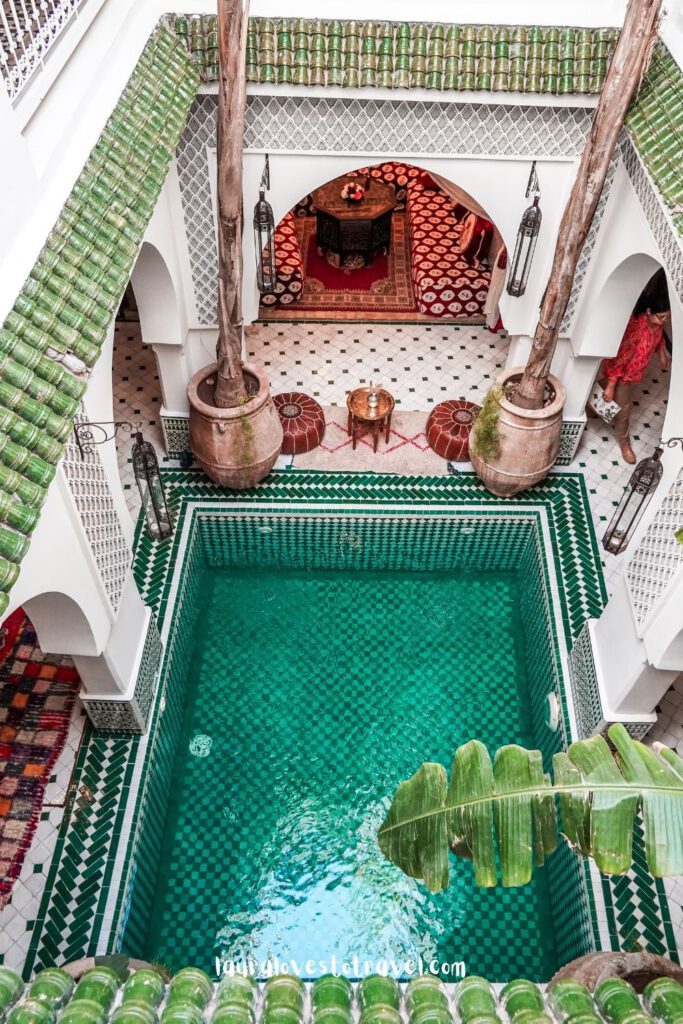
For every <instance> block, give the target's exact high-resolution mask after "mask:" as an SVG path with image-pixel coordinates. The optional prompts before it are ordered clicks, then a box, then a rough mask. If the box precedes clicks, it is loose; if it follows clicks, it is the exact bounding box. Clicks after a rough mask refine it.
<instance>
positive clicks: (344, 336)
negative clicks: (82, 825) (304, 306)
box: [0, 322, 683, 966]
mask: <svg viewBox="0 0 683 1024" xmlns="http://www.w3.org/2000/svg"><path fill="white" fill-rule="evenodd" d="M246 333H247V347H248V358H249V359H250V360H253V361H255V362H257V363H261V364H262V365H263V366H265V369H266V371H267V373H268V376H269V378H270V382H271V388H272V391H273V393H278V392H281V391H289V390H303V391H305V392H306V393H307V394H309V395H312V396H313V397H315V398H316V399H317V400H318V401H319V402H320V404H321V405H338V406H342V407H343V406H344V405H345V402H346V394H347V392H348V391H350V390H351V389H352V388H354V387H357V386H358V385H359V384H363V383H367V382H369V381H371V380H372V381H374V382H375V383H377V384H381V385H383V386H385V387H387V388H388V389H389V390H390V391H391V392H392V394H393V395H394V396H395V398H396V402H397V405H398V406H399V408H401V409H404V410H408V411H411V410H418V411H425V412H427V411H428V410H429V409H431V408H433V406H434V405H436V404H437V403H438V402H440V401H443V400H444V399H446V398H469V399H470V400H473V401H478V400H480V399H481V398H483V396H484V393H485V392H486V390H487V389H488V387H489V386H490V383H491V381H492V380H493V379H494V377H495V376H496V374H497V373H498V372H499V371H500V370H501V369H502V368H503V367H504V366H505V361H506V358H507V350H508V340H507V338H506V337H504V336H501V335H493V334H491V333H489V332H488V331H487V330H486V329H485V328H481V327H472V326H466V325H463V326H455V325H446V324H442V323H434V324H427V325H426V324H424V323H415V324H410V323H402V324H385V323H376V322H374V323H368V324H363V323H343V322H334V323H315V324H312V323H310V322H309V323H286V322H278V323H267V324H265V323H259V324H256V325H253V326H252V327H251V328H249V329H248V330H247V332H246ZM113 373H114V416H115V418H116V419H127V420H134V421H136V422H140V423H141V425H142V430H143V433H144V436H145V438H146V439H147V440H149V441H151V442H152V443H153V444H154V446H155V448H156V450H157V452H158V454H159V457H160V462H162V464H163V461H162V460H163V459H164V451H163V440H162V433H161V427H160V423H159V409H160V407H161V401H162V400H161V388H160V385H159V379H158V373H157V367H156V361H155V358H154V353H153V352H152V351H151V350H150V349H147V348H146V347H145V346H144V345H143V344H142V341H141V338H140V333H139V325H138V324H135V323H130V322H125V323H121V324H119V325H118V326H117V331H116V337H115V344H114V369H113ZM668 385H669V375H668V373H662V372H661V371H659V370H658V369H657V368H656V367H653V369H652V370H651V372H650V373H649V374H648V377H647V378H646V380H645V381H644V385H643V391H642V395H641V396H640V398H639V399H638V401H637V402H636V404H635V407H634V413H633V424H632V425H633V430H632V439H633V447H634V450H635V452H636V455H637V457H638V458H642V457H643V456H644V455H646V454H651V452H652V450H653V448H654V447H655V444H656V442H657V441H658V440H659V437H660V435H661V427H660V425H661V423H662V422H663V419H664V413H665V406H666V396H667V392H668ZM130 450H131V441H130V437H129V435H127V434H125V433H121V435H120V436H119V437H118V438H117V451H118V455H119V469H120V473H121V479H122V483H123V486H124V491H125V494H126V500H127V504H128V508H129V510H130V511H131V514H132V515H136V514H137V511H138V509H139V497H138V491H137V486H136V484H135V478H134V475H133V470H132V465H131V462H130ZM289 461H291V460H289V459H283V460H282V464H286V463H287V462H289ZM170 464H172V465H177V463H176V462H175V461H173V462H171V463H170ZM462 468H465V469H467V468H469V466H468V464H464V465H463V466H462ZM568 468H569V470H570V471H572V472H575V471H576V470H581V471H582V472H583V473H584V476H585V479H586V485H587V488H588V491H589V497H590V503H591V510H592V513H593V520H594V523H595V529H596V534H597V537H598V542H600V539H601V537H602V534H603V533H604V531H605V528H606V526H607V523H608V522H609V520H610V518H611V516H612V513H613V510H614V507H615V505H616V504H617V503H618V501H619V498H620V496H621V494H622V492H623V488H624V486H625V485H626V483H627V482H628V479H629V476H630V474H631V472H632V467H631V466H627V465H626V464H625V463H623V462H622V460H621V457H620V454H619V449H618V447H617V445H616V444H615V442H614V438H613V436H612V432H611V429H610V428H608V427H606V426H605V424H604V423H602V421H601V420H593V421H589V423H588V426H587V428H586V430H585V432H584V435H583V438H582V441H581V445H580V448H579V452H578V455H577V458H576V460H575V461H574V463H573V464H572V466H571V467H568ZM561 471H562V470H558V472H561ZM622 560H623V556H621V557H620V558H614V556H611V555H607V554H605V555H604V559H603V562H604V566H605V573H606V580H607V585H608V590H609V589H610V582H611V580H612V579H613V578H614V575H615V573H616V572H617V570H618V568H619V565H620V562H621V561H622ZM82 728H83V717H82V712H81V710H80V708H77V710H76V712H75V714H74V718H73V721H72V726H71V729H70V732H69V737H68V739H67V744H66V746H65V749H64V751H63V753H62V756H61V757H60V759H59V761H58V763H57V765H56V766H55V773H54V778H53V781H52V782H51V783H50V784H49V785H48V787H47V792H46V803H45V805H44V807H43V813H42V815H41V821H40V823H39V826H38V829H37V831H36V835H35V839H34V842H33V845H32V847H31V849H30V851H29V852H28V854H27V857H26V860H25V862H24V868H23V870H22V873H21V877H20V878H19V880H18V881H17V883H16V885H15V887H14V892H13V895H12V899H11V901H10V902H9V903H8V905H7V906H6V907H5V908H4V910H3V911H2V912H0V961H4V962H5V963H6V964H8V965H11V966H21V964H22V963H23V961H24V958H25V955H26V951H27V949H28V945H29V942H30V937H31V928H32V925H33V921H34V919H35V917H36V915H37V912H38V907H39V903H40V899H41V895H42V892H43V888H44V885H45V880H46V875H47V871H48V870H49V865H50V860H51V856H52V851H53V849H54V843H55V841H56V836H57V830H58V828H59V824H60V822H61V819H62V815H63V810H64V800H65V797H66V789H67V787H68V784H69V780H70V778H71V772H72V769H73V764H74V761H75V757H76V752H77V749H78V744H79V742H80V736H81V733H82ZM655 739H659V740H661V741H662V742H664V743H667V744H669V745H670V746H673V747H675V748H677V750H678V752H679V753H680V754H682V755H683V676H682V677H681V678H680V679H679V680H678V682H677V683H676V685H675V686H674V687H673V688H672V689H671V690H670V691H669V693H668V694H667V695H666V696H665V697H664V699H663V701H662V704H661V708H660V716H659V720H658V722H657V724H656V726H655V727H654V728H653V730H652V731H651V732H650V734H649V737H648V741H653V740H655ZM665 885H666V889H667V893H668V894H669V897H670V900H671V912H672V920H673V924H674V928H675V930H676V934H677V936H678V940H679V941H678V945H679V948H682V949H683V880H682V879H668V880H666V882H665Z"/></svg>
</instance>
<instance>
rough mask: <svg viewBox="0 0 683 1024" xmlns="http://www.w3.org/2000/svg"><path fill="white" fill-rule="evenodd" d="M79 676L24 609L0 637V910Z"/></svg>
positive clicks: (32, 827)
mask: <svg viewBox="0 0 683 1024" xmlns="http://www.w3.org/2000/svg"><path fill="white" fill-rule="evenodd" d="M79 687H80V680H79V678H78V673H77V672H76V669H75V668H74V667H73V664H72V663H71V661H70V659H68V658H62V657H60V656H59V655H45V654H43V652H42V651H41V650H40V648H39V647H38V644H37V641H36V634H35V631H34V629H33V626H32V625H31V623H30V622H29V620H28V618H27V617H26V615H25V614H24V612H23V610H22V609H21V608H20V609H18V610H17V611H16V612H14V613H13V614H12V615H10V616H9V618H8V619H6V620H5V622H4V623H3V626H2V634H1V635H0V908H1V907H4V906H5V904H6V903H7V901H8V900H9V898H10V896H11V893H12V886H13V885H14V882H15V881H16V879H17V878H18V877H19V873H20V871H21V866H22V864H23V861H24V857H25V855H26V851H27V850H28V849H29V847H30V845H31V840H32V839H33V833H34V831H35V828H36V825H37V823H38V819H39V817H40V811H41V808H42V804H43V797H44V794H45V786H46V785H47V782H48V779H49V777H50V773H51V771H52V767H53V765H54V763H55V761H56V760H57V758H58V756H59V754H60V752H61V750H62V747H63V746H64V741H65V740H66V736H67V733H68V729H69V722H70V720H71V715H72V712H73V707H74V703H75V701H76V695H77V693H78V690H79Z"/></svg>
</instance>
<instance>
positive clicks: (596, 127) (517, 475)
mask: <svg viewBox="0 0 683 1024" xmlns="http://www.w3.org/2000/svg"><path fill="white" fill-rule="evenodd" d="M660 5H661V0H630V3H629V5H628V9H627V11H626V16H625V18H624V24H623V27H622V30H621V33H620V35H619V41H618V43H617V46H616V49H615V51H614V55H613V57H612V61H611V64H610V67H609V70H608V72H607V77H606V78H605V84H604V86H603V88H602V92H601V94H600V100H599V102H598V106H597V109H596V111H595V116H594V118H593V127H592V130H591V133H590V136H589V138H588V141H587V142H586V146H585V148H584V151H583V155H582V157H581V163H580V165H579V169H578V172H577V175H576V181H575V182H574V186H573V188H572V191H571V195H570V197H569V201H568V202H567V206H566V208H565V211H564V214H563V217H562V222H561V224H560V229H559V232H558V237H557V244H556V246H555V256H554V259H553V266H552V270H551V273H550V278H549V280H548V285H547V288H546V290H545V295H544V296H543V301H542V303H541V310H540V316H539V320H538V325H537V327H536V331H535V334H534V338H533V343H532V347H531V353H530V355H529V360H528V362H527V365H526V367H525V368H524V369H521V368H513V369H510V370H506V371H505V372H504V373H503V374H501V376H500V377H499V378H498V380H497V381H496V386H498V387H501V388H502V389H503V391H504V394H503V397H502V399H501V402H500V414H499V418H498V433H499V438H500V443H499V446H498V450H497V454H496V455H494V456H493V457H491V456H489V455H487V454H486V453H485V452H484V451H483V450H482V448H480V447H479V446H478V444H477V437H476V431H475V434H474V437H473V444H472V445H471V446H470V451H471V454H472V464H473V466H474V469H475V471H476V473H477V474H478V476H479V477H480V478H481V480H482V482H483V483H484V485H485V486H486V487H487V488H488V490H490V491H491V492H492V493H493V494H497V495H500V496H501V497H509V496H510V495H513V494H516V493H517V492H518V491H521V490H524V489H525V488H527V487H529V486H531V484H534V483H536V482H537V481H538V480H542V479H543V477H544V476H545V475H546V474H547V472H548V470H549V469H550V467H551V466H552V465H553V463H554V462H555V459H556V458H557V452H558V450H559V445H560V433H561V430H562V409H563V407H564V402H565V392H564V388H563V387H562V385H561V384H560V382H559V380H558V379H557V378H556V377H553V376H552V375H551V373H550V364H551V362H552V359H553V355H554V353H555V346H556V345H557V338H558V334H559V330H560V324H561V322H562V317H563V315H564V312H565V310H566V308H567V303H568V301H569V297H570V295H571V290H572V284H573V281H574V274H575V272H576V265H577V263H578V261H579V256H580V255H581V250H582V248H583V244H584V242H585V240H586V235H587V234H588V229H589V228H590V225H591V222H592V220H593V215H594V213H595V209H596V207H597V205H598V200H599V198H600V193H601V192H602V188H603V185H604V183H605V178H606V176H607V170H608V167H609V163H610V160H611V158H612V154H613V152H614V147H615V145H616V142H617V138H618V136H619V132H620V131H621V128H622V125H623V123H624V115H625V113H626V110H627V108H628V105H629V103H630V101H631V97H632V96H633V94H634V92H635V90H636V89H637V88H638V86H639V85H640V82H641V81H642V78H643V75H644V73H645V70H646V68H647V64H648V60H649V57H650V53H651V51H652V46H653V44H654V40H655V38H656V34H657V24H658V18H659V8H660Z"/></svg>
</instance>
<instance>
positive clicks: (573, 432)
mask: <svg viewBox="0 0 683 1024" xmlns="http://www.w3.org/2000/svg"><path fill="white" fill-rule="evenodd" d="M585 426H586V417H585V416H584V417H583V418H582V419H580V420H564V421H563V423H562V432H561V434H560V449H559V451H558V453H557V458H556V459H555V465H556V466H570V465H571V464H572V462H573V461H574V459H575V458H576V453H577V451H578V448H579V444H580V442H581V435H582V434H583V428H584V427H585Z"/></svg>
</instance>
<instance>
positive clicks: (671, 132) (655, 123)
mask: <svg viewBox="0 0 683 1024" xmlns="http://www.w3.org/2000/svg"><path fill="white" fill-rule="evenodd" d="M626 129H627V131H628V133H629V135H630V136H631V139H632V140H633V143H634V145H635V147H636V149H637V150H638V153H639V155H640V158H641V159H642V161H643V163H644V164H645V166H646V167H647V169H648V171H649V173H650V177H651V178H652V180H653V181H654V183H655V185H656V186H657V188H658V190H659V192H660V193H661V195H662V198H663V199H664V202H665V203H666V205H667V207H668V208H669V211H670V213H671V215H672V218H673V221H674V223H675V225H676V228H677V230H678V233H679V234H681V235H683V171H682V170H681V153H683V71H681V69H680V68H679V66H678V64H677V63H676V61H675V60H674V59H673V57H672V56H671V54H670V53H669V51H668V50H667V49H666V47H665V46H664V45H663V44H661V43H660V44H658V46H657V47H656V49H655V52H654V53H653V55H652V60H651V61H650V65H649V67H648V70H647V73H646V75H645V79H644V81H643V85H642V87H641V89H640V92H639V93H638V96H637V97H636V100H635V102H634V103H632V104H631V107H630V109H629V112H628V114H627V115H626Z"/></svg>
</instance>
